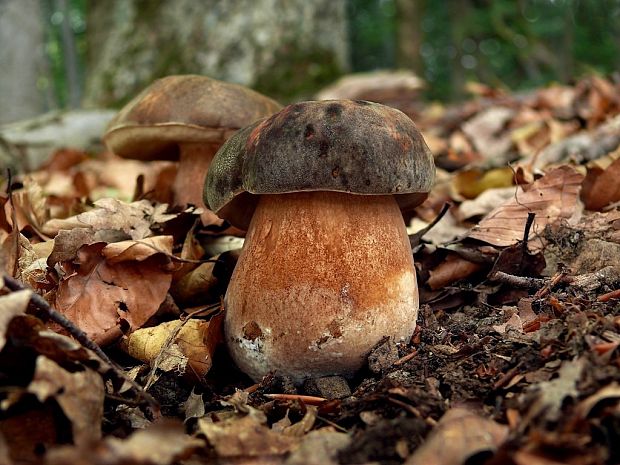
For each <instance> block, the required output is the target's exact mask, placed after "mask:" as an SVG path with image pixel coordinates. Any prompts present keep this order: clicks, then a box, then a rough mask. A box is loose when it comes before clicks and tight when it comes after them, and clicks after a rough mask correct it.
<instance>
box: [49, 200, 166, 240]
mask: <svg viewBox="0 0 620 465" xmlns="http://www.w3.org/2000/svg"><path fill="white" fill-rule="evenodd" d="M95 207H96V208H94V209H93V210H90V211H87V212H84V213H80V214H79V215H76V216H73V217H70V218H66V219H53V220H50V221H48V222H47V223H45V224H44V225H43V231H44V232H45V233H46V234H48V235H50V236H55V235H56V234H58V232H59V231H60V230H61V229H74V228H92V229H94V230H100V229H114V230H119V231H123V232H124V233H125V234H127V236H129V237H130V238H131V239H134V240H138V239H144V238H145V237H149V236H151V235H152V234H153V233H152V232H151V226H153V225H154V224H157V223H164V222H166V221H168V220H170V219H173V218H174V217H175V215H170V214H165V211H166V208H167V206H166V205H165V204H156V205H153V204H152V203H151V202H149V201H148V200H139V201H137V202H132V203H124V202H122V201H120V200H116V199H112V198H105V199H100V200H98V201H96V202H95Z"/></svg>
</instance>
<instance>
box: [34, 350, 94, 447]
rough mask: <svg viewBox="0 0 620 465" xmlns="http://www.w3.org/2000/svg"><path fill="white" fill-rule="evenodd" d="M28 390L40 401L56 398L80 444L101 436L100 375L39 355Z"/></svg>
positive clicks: (74, 439)
mask: <svg viewBox="0 0 620 465" xmlns="http://www.w3.org/2000/svg"><path fill="white" fill-rule="evenodd" d="M28 392H30V393H32V394H34V395H35V396H36V397H37V399H38V400H39V402H41V403H44V402H45V401H46V400H48V399H50V398H53V399H55V400H56V402H58V405H60V408H61V409H62V411H63V413H64V414H65V416H66V417H67V418H68V419H69V421H70V422H71V431H72V432H73V442H74V443H75V444H76V445H78V446H80V445H86V444H89V443H91V442H93V441H96V440H98V439H100V438H101V422H102V420H103V398H104V394H105V392H104V388H103V380H102V379H101V376H100V375H99V374H97V373H95V372H94V371H92V370H90V369H88V368H86V369H84V370H83V371H76V372H75V373H70V372H68V371H66V370H65V369H63V368H61V367H60V366H59V365H58V364H56V363H55V362H53V361H52V360H50V359H49V358H47V357H43V356H39V357H38V358H37V362H36V369H35V372H34V376H33V378H32V382H31V383H30V385H29V386H28Z"/></svg>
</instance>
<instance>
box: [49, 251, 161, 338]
mask: <svg viewBox="0 0 620 465" xmlns="http://www.w3.org/2000/svg"><path fill="white" fill-rule="evenodd" d="M106 247H107V245H106V244H105V243H95V244H92V245H85V246H82V247H81V248H80V249H79V251H78V253H77V258H76V260H75V261H73V262H63V264H62V268H63V270H64V271H65V273H66V275H65V277H64V278H63V279H62V280H61V281H60V283H59V285H58V291H57V293H56V302H55V303H56V308H57V310H58V311H60V312H61V313H63V314H64V315H65V316H66V317H67V318H69V319H70V320H71V321H73V322H74V323H75V324H76V325H77V326H78V327H79V328H81V329H82V330H83V331H85V332H86V333H87V334H88V335H89V336H90V337H91V338H93V339H94V340H95V341H98V342H100V343H102V344H105V343H109V342H111V341H110V340H109V338H110V337H112V338H113V339H115V338H116V337H118V336H120V333H118V331H119V328H120V326H121V324H123V323H122V322H125V324H128V326H129V328H128V329H129V330H135V329H138V328H140V327H141V326H142V324H144V323H145V322H146V321H147V320H148V319H149V318H150V317H151V316H152V315H154V314H155V312H156V311H157V309H158V308H159V305H160V304H161V303H162V302H163V301H164V299H165V298H166V294H167V293H168V289H169V288H170V283H171V282H172V275H171V272H172V269H171V267H170V261H169V259H168V258H167V257H165V256H163V255H162V254H155V255H153V256H151V257H149V258H147V259H145V260H143V261H139V262H138V261H128V262H121V263H118V264H116V265H115V264H112V263H109V262H108V261H107V260H106V258H105V255H104V252H103V250H104V249H105V248H106Z"/></svg>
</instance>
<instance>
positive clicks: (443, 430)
mask: <svg viewBox="0 0 620 465" xmlns="http://www.w3.org/2000/svg"><path fill="white" fill-rule="evenodd" d="M507 437H508V427H507V426H505V425H500V424H499V423H495V422H494V421H492V420H488V419H486V418H482V417H479V416H478V415H476V414H475V413H473V412H471V411H469V410H467V409H464V408H458V407H455V408H451V409H450V410H448V411H447V412H446V413H445V414H444V416H443V417H441V419H440V420H439V423H438V424H437V426H436V427H435V429H434V430H433V431H432V432H431V434H430V436H429V437H428V438H427V439H426V441H425V442H424V443H423V444H422V445H421V446H420V447H419V448H418V449H417V450H416V451H415V452H414V453H413V455H411V456H410V457H409V458H408V459H407V460H406V461H405V465H461V464H465V463H466V462H467V460H468V459H469V458H470V457H472V456H474V455H476V454H480V453H483V452H487V453H489V452H494V451H495V450H497V448H498V447H499V445H500V444H502V443H503V442H504V441H505V440H506V438H507Z"/></svg>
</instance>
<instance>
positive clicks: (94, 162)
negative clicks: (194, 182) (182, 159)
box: [0, 76, 620, 465]
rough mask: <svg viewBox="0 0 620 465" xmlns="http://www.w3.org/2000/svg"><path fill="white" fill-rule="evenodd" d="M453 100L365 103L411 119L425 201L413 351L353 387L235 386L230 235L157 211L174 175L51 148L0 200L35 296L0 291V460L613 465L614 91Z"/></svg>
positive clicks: (7, 261) (9, 251)
mask: <svg viewBox="0 0 620 465" xmlns="http://www.w3.org/2000/svg"><path fill="white" fill-rule="evenodd" d="M343 85H346V82H345V84H343ZM373 89H374V88H373ZM469 89H470V90H471V91H473V93H474V98H473V99H472V100H470V101H467V102H464V103H460V104H455V105H451V106H449V107H442V106H440V105H438V104H433V105H424V104H423V103H421V102H417V101H414V100H412V99H415V97H414V96H412V95H411V96H408V97H407V98H406V99H405V98H404V97H403V96H402V95H400V96H396V94H395V93H394V92H395V91H394V90H393V89H392V90H390V91H389V92H377V91H376V89H374V90H373V92H374V94H373V96H372V98H373V99H375V100H378V101H381V99H383V98H385V99H389V100H391V101H392V102H393V104H396V103H394V102H398V106H399V107H400V108H402V109H403V110H404V111H406V112H407V113H408V114H410V115H411V116H412V117H413V118H414V119H415V121H416V122H417V124H418V126H419V127H420V129H421V130H422V131H423V133H424V134H425V136H426V137H427V140H428V141H429V144H430V145H431V146H432V147H433V150H434V152H435V156H436V163H437V166H438V181H437V183H436V186H435V188H434V189H433V191H432V192H431V194H430V196H429V199H428V200H427V201H426V202H425V203H424V204H423V205H421V206H420V207H418V209H417V211H416V213H417V214H416V215H415V217H408V218H406V220H407V221H408V222H410V226H411V227H410V229H409V231H410V234H411V238H412V244H413V245H414V254H415V262H416V268H417V272H418V276H419V285H420V300H421V308H420V316H419V320H418V328H417V329H416V332H415V334H414V335H413V338H412V341H411V342H410V343H409V344H406V345H402V344H400V345H397V344H395V343H394V342H393V341H391V340H389V339H386V340H384V341H382V342H381V343H380V344H379V345H378V346H377V347H376V348H375V349H374V350H373V352H371V353H370V354H369V359H368V366H367V367H366V368H365V369H364V370H363V371H362V372H361V373H359V374H358V375H357V376H356V377H355V378H353V379H343V378H340V377H328V378H325V379H318V380H308V381H307V382H306V383H305V384H304V385H303V386H296V385H294V384H293V383H292V382H291V380H289V379H286V378H283V377H280V376H278V374H277V373H274V374H271V375H269V376H267V377H266V378H264V379H263V380H262V381H261V382H260V383H258V384H256V383H253V382H252V381H251V380H249V379H248V378H247V377H246V376H245V375H243V374H242V373H240V372H239V371H238V370H236V368H235V367H234V365H233V364H232V362H231V360H230V359H229V358H228V356H227V354H226V350H225V348H224V347H223V346H222V344H221V340H222V339H221V321H222V313H221V311H220V310H221V298H222V296H223V294H224V293H225V290H226V285H227V283H228V280H229V279H230V275H231V273H232V269H233V268H234V264H235V261H236V258H237V257H238V250H230V251H229V250H228V248H230V247H235V246H238V245H239V244H240V242H241V239H240V237H233V238H227V237H225V233H230V232H232V233H233V234H237V236H239V232H238V231H235V230H234V229H230V228H228V229H227V225H223V226H222V225H219V224H206V225H201V224H200V220H199V218H200V213H201V212H200V211H195V210H192V209H191V208H188V209H186V210H183V208H184V207H183V206H180V207H174V208H172V207H170V206H169V205H167V202H169V201H170V199H172V196H171V192H170V185H171V181H170V180H171V179H172V177H173V174H174V169H175V167H174V164H171V163H168V162H166V163H159V162H155V163H144V162H135V161H131V162H126V161H124V160H119V159H117V158H115V157H114V156H112V155H111V154H107V153H104V154H99V155H98V156H97V157H96V158H92V157H90V156H88V155H86V154H84V153H81V152H79V151H73V150H68V149H63V150H62V151H58V152H56V153H55V154H52V155H51V157H50V161H49V162H48V164H47V166H46V167H45V168H44V169H42V170H40V171H36V172H31V173H27V174H26V173H25V174H20V175H18V176H14V177H13V178H12V180H11V183H10V185H9V183H8V180H6V179H5V180H0V181H1V182H2V184H3V185H2V191H1V192H2V193H1V194H0V267H1V268H2V270H3V274H4V275H5V276H7V277H13V278H18V279H20V280H21V281H22V282H24V283H25V284H27V286H29V287H31V288H33V291H34V293H35V294H33V291H30V290H19V289H18V288H16V287H15V286H13V285H10V283H9V282H8V281H6V282H5V286H4V287H3V288H2V290H0V310H2V311H1V312H0V376H1V379H2V388H3V389H2V393H1V394H0V411H1V413H0V461H1V462H2V463H7V464H17V463H49V464H61V463H62V464H64V463H75V464H80V463H88V464H97V463H101V464H104V463H105V464H130V465H132V464H158V465H168V464H176V463H180V464H198V463H205V464H222V463H261V464H262V463H269V464H314V463H316V464H366V463H381V464H400V463H406V464H409V465H413V464H418V463H424V464H465V463H467V464H472V463H479V464H489V465H494V464H509V465H510V464H516V465H521V464H528V465H529V464H533V465H549V464H560V463H570V464H575V465H590V464H592V465H598V464H614V463H618V462H620V452H618V447H617V441H618V438H620V426H619V425H620V408H619V405H620V389H619V387H618V386H619V385H620V350H619V349H618V347H619V346H620V300H619V299H620V290H619V289H620V266H619V265H618V263H620V209H619V204H618V202H619V201H620V194H619V193H618V189H617V188H616V187H617V186H616V185H617V183H616V182H615V179H617V175H618V169H619V168H618V167H619V166H620V165H618V162H617V160H618V150H619V148H618V147H619V146H620V130H619V127H620V126H619V125H618V121H620V119H619V118H620V116H619V115H620V99H619V98H618V95H620V84H619V83H618V82H617V81H613V80H607V79H605V78H602V77H598V76H592V77H589V78H586V79H584V80H582V81H579V82H577V83H576V84H575V85H574V86H572V87H571V86H551V87H549V88H545V89H538V90H536V91H532V92H528V93H526V94H507V93H504V92H502V91H497V90H495V89H491V88H487V87H485V86H481V85H478V86H475V85H471V86H469ZM356 92H359V89H358V90H356ZM360 98H364V97H360ZM106 173H107V174H106ZM113 173H122V174H123V176H122V177H118V176H116V175H112V174H113ZM115 179H116V180H115ZM446 203H448V204H449V206H448V207H447V209H445V210H443V211H442V209H443V208H444V205H445V204H446ZM440 212H441V215H443V216H441V219H439V221H438V223H437V224H436V225H433V227H431V228H430V229H428V230H425V231H424V232H423V233H420V234H421V235H416V231H422V230H424V229H425V228H427V227H428V226H429V225H430V224H431V223H433V222H434V220H435V218H436V217H438V215H440ZM526 225H527V227H526ZM222 244H225V245H222ZM226 244H228V245H226ZM222 247H223V248H222ZM35 296H36V298H35ZM41 297H42V298H43V299H44V300H43V301H42V302H43V303H41V301H39V300H37V299H40V298H41ZM46 308H47V310H46ZM50 308H53V309H54V311H55V312H58V313H59V314H60V315H61V316H62V315H64V316H65V317H67V318H68V319H69V320H70V321H71V322H73V324H74V325H75V326H76V327H77V328H78V329H79V331H81V332H83V333H85V334H86V335H87V336H88V337H89V338H90V339H92V340H94V341H95V342H97V343H98V344H99V345H100V346H101V347H103V348H104V349H105V354H104V356H103V358H102V356H100V355H98V353H97V351H92V350H91V349H92V347H91V348H88V347H87V346H88V344H86V345H84V340H85V339H84V338H83V337H82V336H80V335H79V334H81V333H79V331H78V332H76V331H75V329H71V328H67V327H66V325H63V324H59V323H58V322H59V321H60V322H62V321H63V320H62V318H56V317H53V318H52V319H50V313H49V311H48V310H49V309H50ZM44 310H45V311H44ZM52 320H53V321H52ZM106 360H109V361H110V362H109V363H108V361H106ZM110 363H111V364H110ZM144 386H148V393H146V392H145V393H143V394H142V395H140V390H142V391H143V390H144ZM150 396H153V397H154V398H155V399H156V401H157V403H158V407H154V405H153V403H154V401H153V402H150V401H148V399H150V398H151V397H150ZM35 425H36V427H35Z"/></svg>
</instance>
